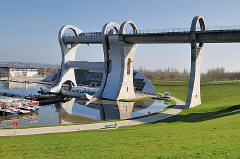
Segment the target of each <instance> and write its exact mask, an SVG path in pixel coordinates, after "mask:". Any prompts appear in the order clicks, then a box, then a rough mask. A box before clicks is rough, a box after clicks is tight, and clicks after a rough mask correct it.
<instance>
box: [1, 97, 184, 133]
mask: <svg viewBox="0 0 240 159" xmlns="http://www.w3.org/2000/svg"><path fill="white" fill-rule="evenodd" d="M171 99H173V100H174V101H175V102H176V106H174V107H172V108H170V109H168V110H166V111H164V112H162V113H159V114H156V115H152V116H148V117H144V118H140V119H135V120H123V121H116V122H104V123H93V124H82V125H69V126H53V127H40V128H27V129H16V130H15V129H3V130H0V136H15V135H34V134H47V133H60V132H71V131H82V130H96V129H103V130H104V129H110V128H119V127H121V126H131V125H139V124H144V123H152V122H156V121H159V120H163V119H166V118H169V117H171V116H174V115H177V114H178V113H180V112H181V111H182V110H183V109H184V106H185V102H183V101H182V100H180V99H177V98H174V97H171Z"/></svg>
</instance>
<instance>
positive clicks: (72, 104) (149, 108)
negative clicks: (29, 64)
mask: <svg viewBox="0 0 240 159" xmlns="http://www.w3.org/2000/svg"><path fill="white" fill-rule="evenodd" d="M40 87H43V88H44V87H45V86H43V85H39V84H25V83H16V82H2V81H0V91H1V92H9V93H15V94H21V95H35V94H38V93H37V91H38V90H39V89H40ZM169 104H170V103H164V101H159V100H144V101H140V102H120V101H110V100H96V101H87V100H80V99H75V98H72V99H71V100H70V101H68V102H65V103H55V104H50V105H43V106H40V109H39V110H38V112H36V113H32V114H24V115H14V116H0V127H7V126H10V123H11V122H13V121H18V122H19V125H18V126H40V125H58V124H72V123H86V122H94V121H99V120H115V119H128V118H134V117H139V116H143V115H147V114H149V113H155V112H158V111H160V110H162V109H164V108H166V107H167V106H168V105H169Z"/></svg>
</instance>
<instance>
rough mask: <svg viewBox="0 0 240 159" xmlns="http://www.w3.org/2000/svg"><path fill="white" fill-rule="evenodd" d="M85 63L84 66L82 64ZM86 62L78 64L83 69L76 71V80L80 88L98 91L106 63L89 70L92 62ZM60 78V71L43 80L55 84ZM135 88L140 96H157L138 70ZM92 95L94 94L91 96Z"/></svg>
mask: <svg viewBox="0 0 240 159" xmlns="http://www.w3.org/2000/svg"><path fill="white" fill-rule="evenodd" d="M82 63H83V64H82ZM88 63H89V62H86V61H83V62H78V64H79V66H81V67H83V66H84V67H83V68H81V69H74V74H75V80H76V83H77V85H78V86H83V87H88V88H92V87H93V88H94V89H96V90H97V89H98V88H99V87H100V86H101V83H102V81H103V74H104V62H98V65H102V69H100V67H98V69H99V70H88V69H90V68H92V67H91V64H92V62H90V63H89V65H88ZM89 66H90V67H89ZM58 76H59V71H57V72H55V73H53V74H51V75H50V76H48V77H46V78H45V79H43V81H44V82H51V83H54V82H55V81H56V79H57V77H58ZM133 86H134V91H135V92H137V93H139V94H143V93H144V94H151V95H155V94H156V93H157V92H156V91H155V89H154V87H153V85H152V84H151V82H150V81H149V80H148V79H147V78H146V77H145V76H144V75H142V74H141V73H139V72H138V71H136V70H133ZM91 95H92V94H91Z"/></svg>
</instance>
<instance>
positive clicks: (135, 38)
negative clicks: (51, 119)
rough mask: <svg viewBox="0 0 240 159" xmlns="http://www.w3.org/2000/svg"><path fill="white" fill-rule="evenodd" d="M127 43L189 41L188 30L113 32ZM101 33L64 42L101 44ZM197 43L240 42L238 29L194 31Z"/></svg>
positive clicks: (68, 38)
mask: <svg viewBox="0 0 240 159" xmlns="http://www.w3.org/2000/svg"><path fill="white" fill-rule="evenodd" d="M112 36H119V38H120V39H121V40H122V41H124V42H127V43H132V44H150V43H153V44H154V43H191V38H190V31H182V32H160V33H133V34H114V35H112ZM102 39H103V35H102V34H101V32H98V33H95V32H94V33H86V34H82V35H80V36H65V37H64V42H65V43H75V44H86V43H88V44H102V43H103V42H102ZM196 42H197V43H233V42H240V29H232V30H207V31H197V32H196Z"/></svg>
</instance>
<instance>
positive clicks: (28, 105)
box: [0, 98, 39, 115]
mask: <svg viewBox="0 0 240 159" xmlns="http://www.w3.org/2000/svg"><path fill="white" fill-rule="evenodd" d="M38 109H39V102H38V101H33V100H29V99H21V98H0V115H18V114H24V113H30V112H36V111H38Z"/></svg>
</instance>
